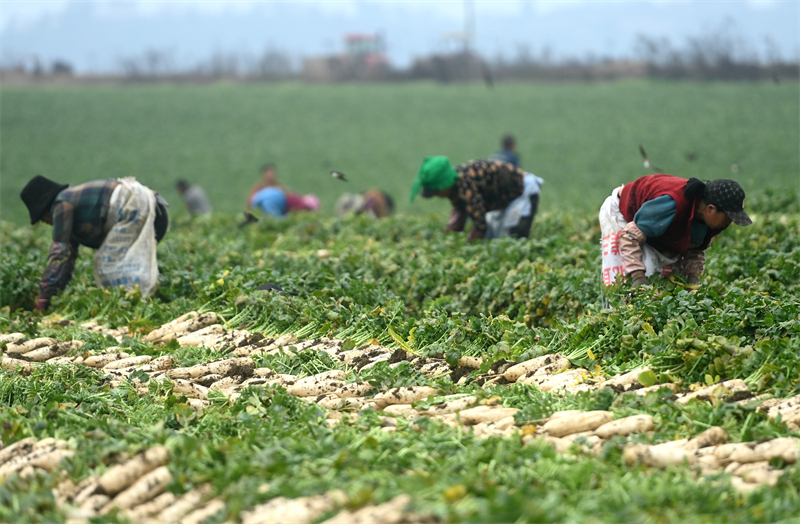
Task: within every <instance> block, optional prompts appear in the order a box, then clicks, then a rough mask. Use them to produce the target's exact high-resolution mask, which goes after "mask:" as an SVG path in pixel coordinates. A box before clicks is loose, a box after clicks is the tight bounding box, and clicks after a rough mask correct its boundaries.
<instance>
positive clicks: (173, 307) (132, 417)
mask: <svg viewBox="0 0 800 524" xmlns="http://www.w3.org/2000/svg"><path fill="white" fill-rule="evenodd" d="M223 101H224V102H223ZM797 102H798V98H797V85H794V86H791V85H787V84H786V83H784V84H781V85H779V86H774V85H771V84H770V85H767V84H764V85H760V84H749V85H748V84H742V85H739V84H732V85H725V84H688V83H687V84H649V83H621V84H602V85H585V86H583V85H566V86H548V85H537V86H525V85H508V86H498V87H497V88H496V89H495V90H494V91H490V90H486V89H485V88H483V87H482V86H481V89H479V88H478V86H434V85H424V84H423V85H409V86H388V87H387V86H377V87H372V88H370V87H364V86H337V87H325V88H322V87H307V86H300V85H276V86H267V87H263V86H228V85H220V86H206V87H193V88H184V87H181V88H178V87H173V86H132V87H123V88H114V89H112V88H100V87H98V88H91V89H89V88H80V89H78V88H71V87H70V88H50V87H45V88H35V89H34V88H28V89H14V90H10V89H9V90H7V89H4V90H3V97H2V101H1V102H0V103H2V112H1V113H0V124H2V125H1V129H0V130H1V131H2V134H1V135H0V137H1V138H2V155H0V168H2V170H1V171H0V172H2V180H1V182H2V187H3V191H2V196H1V197H0V198H2V213H3V214H2V219H3V220H2V221H0V237H1V238H2V242H0V260H1V261H2V265H0V349H2V360H0V521H1V522H76V523H77V522H153V523H155V522H196V523H200V522H207V523H222V522H242V523H250V524H255V523H267V522H281V523H283V522H290V523H308V524H313V523H320V522H328V523H345V522H347V523H350V522H365V523H366V522H369V523H397V524H399V523H410V522H422V523H456V522H603V523H605V522H609V523H611V522H631V523H678V522H680V523H683V522H719V523H723V522H724V523H729V522H758V523H761V522H763V523H774V522H785V523H789V522H794V521H795V520H796V518H797V515H798V514H800V466H798V458H799V455H800V298H798V297H799V296H800V203H799V202H798V191H797V187H798V177H800V170H799V169H798V152H797V142H798V139H797V137H798V135H797V133H798V125H797V123H798V118H797V114H798V111H797ZM265 107H266V108H272V109H273V110H274V111H272V110H270V111H265V110H264V108H265ZM787 108H788V109H789V110H787ZM789 113H791V114H789ZM48 115H49V116H48ZM57 115H60V116H57ZM426 115H427V116H426ZM437 115H438V116H439V117H440V118H432V117H433V116H437ZM295 117H296V118H295ZM306 117H307V118H306ZM423 117H424V118H423ZM526 126H527V127H526ZM281 127H282V128H283V129H284V131H283V132H282V131H281ZM506 131H511V132H515V133H516V134H517V136H518V140H519V142H520V145H521V146H522V145H523V144H524V143H526V142H527V144H528V145H527V146H526V147H529V149H525V148H522V147H521V148H520V149H521V151H520V152H521V155H522V160H523V166H524V167H526V168H528V169H529V170H531V171H533V172H534V173H536V174H537V175H539V176H542V177H543V178H545V179H546V180H547V182H546V184H545V186H544V188H543V192H542V202H543V204H542V210H541V212H540V213H539V215H537V217H536V220H535V222H534V226H533V230H532V233H531V238H530V239H527V240H519V241H518V240H512V239H498V240H494V241H491V242H475V243H472V244H470V243H468V242H467V241H466V238H465V235H456V234H445V233H444V232H443V231H442V230H443V227H444V223H445V216H446V215H445V213H444V212H445V210H446V208H445V207H442V203H439V204H438V205H436V204H433V203H431V202H429V201H421V202H420V200H421V199H418V200H417V201H416V202H415V203H414V204H413V205H409V204H407V199H406V196H407V194H408V193H407V191H408V189H409V187H410V183H411V180H412V179H413V176H414V174H415V172H416V168H417V167H418V163H419V161H420V160H421V158H422V156H424V155H426V154H431V153H444V154H449V155H451V157H453V158H459V159H466V158H472V157H479V156H485V154H488V153H491V152H492V151H493V150H494V149H495V148H496V142H497V139H498V138H499V135H500V134H501V133H503V132H506ZM523 131H524V132H523ZM534 134H535V137H536V138H535V139H534V138H533V136H534ZM524 136H527V137H529V138H523V137H524ZM270 138H271V140H270ZM639 143H642V144H643V145H644V146H645V148H646V149H647V153H648V155H649V156H650V158H651V160H652V161H653V163H655V164H656V165H659V166H660V167H671V166H676V167H675V169H670V171H672V172H673V173H674V174H677V175H681V176H686V177H688V176H693V175H697V176H704V177H705V178H722V177H731V178H736V179H737V180H739V181H740V182H741V183H742V185H743V186H744V187H745V189H746V190H747V192H748V196H747V200H746V203H745V206H746V209H747V210H748V212H749V213H750V214H751V216H752V217H753V219H754V224H753V225H751V226H749V227H737V226H731V227H730V228H729V230H727V231H725V232H724V233H723V234H722V235H720V236H719V237H717V238H716V239H715V241H714V243H713V245H712V246H711V248H710V249H709V250H708V251H707V263H706V270H705V273H704V274H703V276H702V277H701V283H702V287H701V288H700V289H699V290H691V289H689V288H687V287H686V286H685V284H684V283H683V282H682V281H681V280H680V278H677V277H676V278H673V279H667V280H657V279H653V280H654V282H653V284H654V285H653V287H652V289H647V290H640V291H637V292H636V293H631V291H630V289H629V287H627V286H626V285H624V284H617V285H615V286H611V287H608V288H602V286H601V274H600V244H599V240H600V229H599V224H598V223H597V217H596V214H597V209H598V208H599V205H600V204H601V203H602V199H603V198H605V196H606V195H607V193H608V192H609V191H610V189H611V188H613V187H614V186H615V185H618V184H620V183H622V182H625V181H628V180H630V179H633V178H635V177H636V176H639V175H642V174H645V173H646V171H643V169H644V168H643V167H642V160H641V157H639V156H638V151H637V149H638V144H639ZM692 151H694V152H696V158H695V160H692V161H690V160H688V158H687V156H686V154H687V152H692ZM282 158H283V160H282ZM731 159H734V160H731ZM267 160H273V161H275V162H276V163H278V164H279V174H281V172H282V171H286V172H287V173H288V172H292V173H295V174H296V178H294V177H293V178H291V179H289V178H288V177H284V180H285V181H286V182H287V183H288V184H289V185H290V186H296V187H297V189H298V190H302V191H316V192H317V193H318V194H320V196H322V197H323V199H327V201H326V205H327V206H328V207H327V208H326V209H323V211H322V212H321V213H306V214H297V215H294V216H290V217H289V218H287V219H285V220H268V219H262V220H260V221H258V222H256V223H254V224H251V225H248V226H246V227H239V223H240V222H241V217H240V213H239V211H240V209H241V203H242V201H243V200H244V196H245V195H246V192H247V189H248V188H249V185H250V184H251V183H252V179H253V178H254V177H255V176H256V175H257V170H258V165H259V164H260V163H262V162H264V161H267ZM325 161H328V162H330V163H331V167H332V168H337V169H341V170H342V171H343V172H345V173H346V174H347V175H348V178H350V179H351V180H352V182H350V184H351V186H346V185H344V184H343V183H341V182H339V181H337V180H329V179H330V177H329V176H328V175H327V171H326V169H325V168H324V167H323V162H325ZM348 163H349V164H348ZM733 163H737V166H738V168H739V171H738V173H732V172H731V170H730V168H731V164H733ZM340 164H343V165H340ZM348 165H349V166H351V167H350V168H347V167H346V166H348ZM282 166H286V167H285V168H284V167H282ZM539 166H541V169H540V168H539ZM756 166H757V167H756ZM20 173H23V174H20ZM36 173H41V174H44V175H47V176H52V177H53V178H56V179H59V178H62V179H64V180H66V181H68V182H73V183H75V182H79V181H81V180H85V179H90V178H101V177H104V176H123V175H135V176H137V177H138V178H139V179H140V180H141V181H143V182H144V183H145V184H148V185H149V186H151V187H153V188H154V189H157V190H159V191H162V192H163V193H164V194H166V195H167V197H168V199H169V200H170V201H171V202H172V207H171V208H170V209H171V211H172V210H174V213H172V215H171V218H172V220H171V224H170V231H169V233H168V234H167V236H166V237H165V239H164V240H163V241H162V242H161V244H160V245H159V247H158V261H159V269H160V272H161V275H160V286H159V288H158V290H157V291H156V293H155V294H154V296H153V297H151V298H147V299H145V298H142V297H141V296H140V295H139V294H138V292H136V291H132V292H125V291H123V290H120V289H108V290H104V289H99V288H97V287H96V286H95V284H94V279H93V276H92V264H91V256H90V255H91V251H90V250H88V249H86V248H82V251H81V255H80V256H79V258H78V263H77V266H76V270H75V275H74V277H73V279H72V281H71V283H70V284H69V285H68V286H67V288H66V290H65V291H64V293H62V294H61V295H60V296H58V297H56V298H55V299H54V300H53V305H52V308H51V310H50V311H49V312H48V313H47V314H44V315H43V314H41V313H37V312H35V311H32V309H33V306H34V301H35V296H36V293H37V291H38V281H39V278H40V277H41V274H42V272H43V270H44V265H45V263H46V257H47V250H48V247H49V244H50V235H51V231H52V230H51V229H50V227H49V226H44V225H39V226H36V227H31V226H29V225H27V224H25V209H24V207H22V204H21V202H19V199H18V192H19V188H21V187H22V185H24V183H25V181H26V180H27V179H28V178H29V177H30V176H32V175H33V174H36ZM57 173H59V174H60V173H63V177H59V175H58V174H57ZM173 176H174V177H175V178H177V177H184V178H188V179H190V180H197V181H199V182H201V183H202V184H203V185H204V186H205V187H206V189H207V190H208V191H209V194H210V196H212V201H213V202H214V204H215V206H216V207H217V208H218V211H217V212H216V213H214V214H212V215H210V216H204V217H197V218H191V217H189V216H187V215H186V213H185V212H183V210H182V209H181V207H182V204H181V202H180V201H179V199H178V197H177V195H174V194H170V191H171V183H172V177H173ZM360 184H363V186H360ZM353 186H357V187H353ZM369 186H382V187H386V188H388V189H391V190H395V192H396V193H397V195H396V196H397V198H396V200H397V202H398V204H399V207H400V214H398V215H397V216H394V217H391V218H388V219H383V220H380V221H371V220H369V219H368V218H366V217H353V216H350V217H344V218H334V217H331V216H330V210H331V209H332V201H333V200H335V198H336V196H338V193H339V192H341V191H344V190H353V189H361V188H365V187H369ZM214 198H216V199H217V200H216V201H215V200H213V199H214ZM14 199H16V200H14ZM267 282H271V283H275V284H278V285H279V286H280V287H281V288H283V290H284V291H285V292H282V293H279V292H275V291H270V290H265V291H262V290H258V289H257V288H258V287H259V286H260V285H262V284H264V283H267Z"/></svg>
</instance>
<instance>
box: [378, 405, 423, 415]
mask: <svg viewBox="0 0 800 524" xmlns="http://www.w3.org/2000/svg"><path fill="white" fill-rule="evenodd" d="M383 412H384V413H389V414H390V415H397V416H402V417H408V416H417V415H419V414H420V413H419V411H417V410H416V409H414V408H413V407H411V404H392V405H390V406H386V407H385V408H383Z"/></svg>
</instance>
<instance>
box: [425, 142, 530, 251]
mask: <svg viewBox="0 0 800 524" xmlns="http://www.w3.org/2000/svg"><path fill="white" fill-rule="evenodd" d="M543 182H544V180H542V179H541V178H539V177H537V176H535V175H532V174H531V173H526V172H525V171H523V170H522V169H520V168H518V167H514V166H513V165H511V164H508V163H506V162H501V161H499V160H472V161H470V162H467V163H465V164H461V165H460V166H458V167H456V168H455V169H454V168H453V166H452V165H450V160H449V159H448V158H447V157H445V156H429V157H427V158H425V160H423V161H422V166H421V167H420V169H419V173H418V175H417V178H416V180H414V185H413V186H412V188H411V200H412V201H413V200H414V197H416V196H417V194H419V193H420V192H421V193H422V196H423V197H425V198H430V197H432V196H438V197H442V198H448V199H450V202H451V203H452V204H453V210H452V212H451V213H450V220H449V221H448V223H447V228H446V229H445V230H446V231H464V226H465V225H466V222H467V219H468V218H469V219H472V229H471V230H470V232H469V239H470V240H474V239H477V238H497V237H502V236H511V237H515V238H527V237H528V236H529V235H530V231H531V225H532V224H533V218H534V216H535V215H536V209H537V207H538V205H539V191H540V185H541V184H542V183H543Z"/></svg>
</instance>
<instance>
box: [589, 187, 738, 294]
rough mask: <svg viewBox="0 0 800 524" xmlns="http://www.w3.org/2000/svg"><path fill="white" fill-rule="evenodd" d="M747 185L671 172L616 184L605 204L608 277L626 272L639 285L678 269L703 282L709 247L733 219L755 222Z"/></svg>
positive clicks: (695, 282)
mask: <svg viewBox="0 0 800 524" xmlns="http://www.w3.org/2000/svg"><path fill="white" fill-rule="evenodd" d="M744 197H745V194H744V189H742V186H740V185H739V184H738V183H737V182H735V181H733V180H728V179H719V180H712V181H711V182H707V183H706V182H703V181H701V180H698V179H697V178H690V179H689V180H686V179H684V178H679V177H676V176H672V175H663V174H660V175H647V176H643V177H641V178H638V179H637V180H635V181H633V182H631V183H630V184H625V185H623V186H620V187H618V188H616V189H615V190H614V191H613V192H612V193H611V196H610V197H608V198H607V199H606V201H605V203H603V206H602V207H601V208H600V217H599V218H600V229H601V231H602V236H603V238H602V251H603V283H604V284H605V285H611V284H613V283H614V279H615V275H616V274H617V273H621V274H622V275H624V276H625V277H628V278H629V279H630V280H631V286H632V287H634V288H636V287H639V286H646V285H649V284H650V280H649V278H648V277H650V276H651V275H654V274H660V276H661V278H665V277H667V276H668V275H669V274H670V273H672V272H673V271H674V270H678V271H679V272H680V273H681V274H682V275H683V276H684V277H685V278H686V281H687V282H688V283H689V284H690V285H693V286H698V285H699V283H700V275H701V274H702V273H703V267H704V265H705V260H706V257H705V250H706V249H707V248H708V246H709V245H710V244H711V240H712V239H713V238H714V237H715V236H717V235H718V234H720V233H721V232H722V231H724V230H725V228H727V227H728V226H729V225H730V224H731V222H733V223H735V224H737V225H739V226H747V225H750V224H751V223H752V220H750V217H749V216H747V213H745V211H744Z"/></svg>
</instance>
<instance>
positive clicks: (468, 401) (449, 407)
mask: <svg viewBox="0 0 800 524" xmlns="http://www.w3.org/2000/svg"><path fill="white" fill-rule="evenodd" d="M477 400H478V399H477V398H475V397H473V396H469V397H462V398H456V399H453V400H446V401H445V402H442V403H440V404H436V405H435V406H431V407H430V408H429V409H428V410H427V411H425V412H423V414H425V415H429V416H434V415H447V414H448V413H456V412H458V411H462V410H465V409H467V408H468V407H470V406H472V405H473V404H475V402H477Z"/></svg>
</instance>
